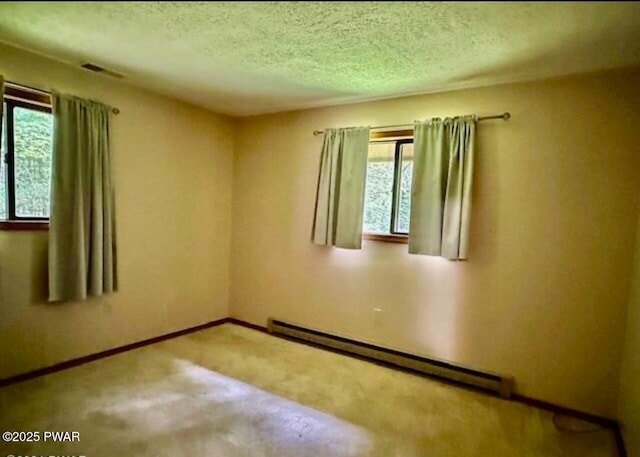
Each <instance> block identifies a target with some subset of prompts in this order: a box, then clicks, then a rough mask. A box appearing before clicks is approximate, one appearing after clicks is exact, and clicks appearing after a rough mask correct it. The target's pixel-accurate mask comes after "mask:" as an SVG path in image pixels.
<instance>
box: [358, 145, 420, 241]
mask: <svg viewBox="0 0 640 457" xmlns="http://www.w3.org/2000/svg"><path fill="white" fill-rule="evenodd" d="M412 174H413V144H412V143H411V140H409V141H407V140H398V141H385V142H372V143H371V144H370V145H369V160H368V162H367V182H366V187H365V203H364V222H363V229H364V231H365V232H369V233H383V234H385V233H386V234H389V233H408V232H409V215H410V212H411V180H412ZM394 202H395V204H394Z"/></svg>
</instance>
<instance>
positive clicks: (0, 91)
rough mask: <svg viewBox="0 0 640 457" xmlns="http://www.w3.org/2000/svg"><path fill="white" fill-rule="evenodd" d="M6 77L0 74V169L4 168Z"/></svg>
mask: <svg viewBox="0 0 640 457" xmlns="http://www.w3.org/2000/svg"><path fill="white" fill-rule="evenodd" d="M3 116H4V77H3V76H2V75H0V170H2V164H3V162H4V161H3V160H1V159H2V128H3V127H4V117H3Z"/></svg>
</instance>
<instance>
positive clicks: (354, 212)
mask: <svg viewBox="0 0 640 457" xmlns="http://www.w3.org/2000/svg"><path fill="white" fill-rule="evenodd" d="M368 152H369V127H356V128H344V129H327V130H325V132H324V142H323V144H322V154H321V158H320V176H319V177H318V191H317V194H316V210H315V217H314V219H313V231H312V236H311V239H312V241H313V242H314V243H316V244H321V245H326V246H336V247H339V248H346V249H360V248H361V246H362V217H363V210H364V186H365V180H366V176H367V154H368Z"/></svg>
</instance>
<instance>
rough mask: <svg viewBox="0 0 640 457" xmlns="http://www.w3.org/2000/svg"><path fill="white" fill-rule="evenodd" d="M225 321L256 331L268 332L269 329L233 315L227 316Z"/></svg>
mask: <svg viewBox="0 0 640 457" xmlns="http://www.w3.org/2000/svg"><path fill="white" fill-rule="evenodd" d="M227 322H229V323H230V324H234V325H238V326H240V327H246V328H250V329H251V330H257V331H258V332H262V333H269V330H268V329H267V327H263V326H262V325H257V324H251V323H249V322H245V321H242V320H240V319H236V318H235V317H229V318H227Z"/></svg>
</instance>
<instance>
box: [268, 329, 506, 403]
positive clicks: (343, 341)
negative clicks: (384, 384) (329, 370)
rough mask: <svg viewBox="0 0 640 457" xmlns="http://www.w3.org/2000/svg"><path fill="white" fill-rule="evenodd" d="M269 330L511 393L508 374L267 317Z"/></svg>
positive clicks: (444, 378) (406, 367)
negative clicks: (445, 360)
mask: <svg viewBox="0 0 640 457" xmlns="http://www.w3.org/2000/svg"><path fill="white" fill-rule="evenodd" d="M268 330H269V333H272V334H274V335H279V336H283V337H285V338H289V339H292V340H296V341H301V342H306V343H310V344H313V345H315V346H319V347H324V348H327V349H332V350H335V351H338V352H341V353H344V354H350V355H354V356H357V357H360V358H363V359H367V360H371V361H373V362H379V363H382V364H384V365H389V366H393V367H397V368H401V369H404V370H408V371H412V372H416V373H419V374H424V375H427V376H430V377H434V378H439V379H442V380H445V381H452V382H455V383H459V384H463V385H466V386H470V387H475V388H479V389H482V390H487V391H491V392H494V393H496V394H498V395H499V396H500V397H502V398H509V397H510V396H511V386H512V380H511V378H510V377H508V376H501V375H498V374H495V373H487V372H483V371H478V370H474V369H472V368H467V367H462V366H458V365H454V364H451V363H449V362H444V361H440V360H434V359H430V358H426V357H422V356H418V355H414V354H408V353H405V352H400V351H397V350H394V349H389V348H385V347H381V346H376V345H373V344H370V343H364V342H361V341H355V340H351V339H349V338H344V337H342V336H337V335H331V334H329V333H325V332H321V331H318V330H314V329H310V328H305V327H301V326H299V325H295V324H291V323H288V322H284V321H282V320H278V319H273V318H270V319H269V325H268Z"/></svg>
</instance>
